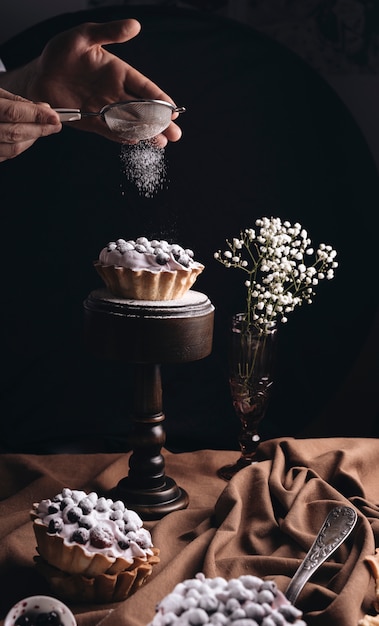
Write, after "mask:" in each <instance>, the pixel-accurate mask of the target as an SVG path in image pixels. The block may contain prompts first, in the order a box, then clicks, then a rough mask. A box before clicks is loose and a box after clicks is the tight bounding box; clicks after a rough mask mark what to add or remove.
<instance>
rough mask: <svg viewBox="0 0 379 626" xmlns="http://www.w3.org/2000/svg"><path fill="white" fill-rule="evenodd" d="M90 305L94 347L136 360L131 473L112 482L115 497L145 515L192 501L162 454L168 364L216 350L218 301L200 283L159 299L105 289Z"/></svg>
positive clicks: (87, 334) (87, 327)
mask: <svg viewBox="0 0 379 626" xmlns="http://www.w3.org/2000/svg"><path fill="white" fill-rule="evenodd" d="M84 313H85V315H84V321H85V323H84V338H85V343H86V344H87V346H88V348H89V349H90V351H91V352H92V353H93V354H95V355H96V356H98V357H103V358H110V359H118V360H120V359H122V360H124V361H125V360H127V361H128V362H130V363H133V364H134V373H135V380H134V411H133V429H132V433H131V436H130V438H129V440H130V444H131V448H132V453H131V456H130V458H129V473H128V475H127V476H126V477H124V478H122V479H121V480H120V481H119V483H118V484H117V485H116V487H115V488H114V489H112V497H113V498H114V497H116V498H118V499H120V500H122V501H123V502H125V504H126V506H127V507H128V508H130V509H133V510H134V511H136V512H137V513H138V514H139V515H140V516H141V517H142V519H145V520H149V519H159V518H161V517H163V516H164V515H166V514H167V513H171V512H172V511H176V510H179V509H184V508H186V507H187V506H188V502H189V500H188V495H187V493H186V491H185V490H184V489H182V488H181V487H178V485H177V484H176V483H175V481H174V480H173V479H172V478H170V477H167V476H166V475H165V462H164V457H163V455H162V454H161V449H162V447H163V446H164V443H165V440H166V434H165V431H164V424H163V423H164V420H165V415H164V413H163V411H162V383H161V370H160V365H161V364H165V363H185V362H189V361H196V360H199V359H203V358H205V357H206V356H208V355H209V354H210V353H211V350H212V338H213V322H214V307H213V305H212V303H211V302H210V300H209V299H208V297H207V296H205V295H204V294H202V293H200V292H197V291H193V290H190V291H189V292H188V293H187V294H186V295H185V296H184V297H183V298H181V299H180V300H169V301H159V302H155V301H150V300H149V301H145V300H144V301H141V300H139V301H138V300H125V299H120V298H117V297H115V296H113V295H112V294H111V293H110V292H109V291H107V290H106V289H98V290H96V291H93V292H91V293H90V295H89V296H88V298H87V299H86V300H85V302H84Z"/></svg>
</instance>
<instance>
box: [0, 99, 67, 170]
mask: <svg viewBox="0 0 379 626" xmlns="http://www.w3.org/2000/svg"><path fill="white" fill-rule="evenodd" d="M61 128H62V124H61V123H60V121H59V117H58V114H57V113H55V111H53V110H52V109H51V108H50V106H49V105H48V104H46V103H41V102H40V103H34V102H30V101H29V100H25V99H24V98H21V97H20V96H15V95H14V94H12V93H10V92H9V91H5V89H0V162H3V161H6V160H7V159H13V158H14V157H16V156H18V155H19V154H21V152H24V150H27V149H28V148H30V146H31V145H33V143H34V142H35V141H36V140H37V139H39V137H46V136H47V135H51V134H52V133H58V132H59V131H60V130H61Z"/></svg>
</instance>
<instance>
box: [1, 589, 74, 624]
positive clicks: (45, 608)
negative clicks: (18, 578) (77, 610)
mask: <svg viewBox="0 0 379 626" xmlns="http://www.w3.org/2000/svg"><path fill="white" fill-rule="evenodd" d="M51 611H56V612H57V613H58V615H59V617H60V622H61V624H62V626H76V619H75V617H74V615H73V613H72V612H71V611H70V609H69V608H68V606H66V605H65V604H64V603H63V602H61V601H60V600H57V599H56V598H53V597H51V596H30V597H29V598H23V599H22V600H19V602H17V604H15V605H14V606H13V607H12V608H11V609H10V611H8V613H7V615H6V617H5V620H4V626H14V625H15V623H16V620H17V619H18V618H19V617H20V616H21V615H25V614H26V613H31V614H34V615H38V614H39V613H50V612H51Z"/></svg>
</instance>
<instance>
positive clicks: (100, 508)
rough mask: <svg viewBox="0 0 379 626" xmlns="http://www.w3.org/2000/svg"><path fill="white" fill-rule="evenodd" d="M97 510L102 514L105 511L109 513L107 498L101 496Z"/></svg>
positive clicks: (96, 506)
mask: <svg viewBox="0 0 379 626" xmlns="http://www.w3.org/2000/svg"><path fill="white" fill-rule="evenodd" d="M95 509H96V511H99V512H101V513H102V512H104V511H107V510H108V509H109V506H108V502H107V500H106V498H104V497H103V496H101V497H100V498H99V499H98V501H97V502H96V505H95Z"/></svg>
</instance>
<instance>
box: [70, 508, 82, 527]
mask: <svg viewBox="0 0 379 626" xmlns="http://www.w3.org/2000/svg"><path fill="white" fill-rule="evenodd" d="M82 514H83V511H82V509H81V508H80V507H79V506H73V507H71V509H69V510H68V511H67V519H68V521H69V522H71V523H72V524H74V523H75V522H77V521H78V520H79V519H80V518H81V517H82Z"/></svg>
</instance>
